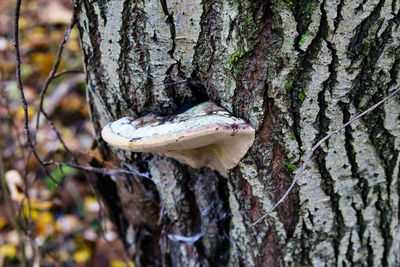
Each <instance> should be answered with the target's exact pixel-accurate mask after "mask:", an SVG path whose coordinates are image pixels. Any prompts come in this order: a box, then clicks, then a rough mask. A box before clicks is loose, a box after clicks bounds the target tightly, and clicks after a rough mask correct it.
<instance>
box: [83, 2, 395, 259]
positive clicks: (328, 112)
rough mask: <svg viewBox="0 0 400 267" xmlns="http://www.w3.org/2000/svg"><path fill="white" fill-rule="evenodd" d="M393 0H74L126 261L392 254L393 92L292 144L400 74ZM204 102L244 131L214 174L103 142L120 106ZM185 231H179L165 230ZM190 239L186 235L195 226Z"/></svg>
mask: <svg viewBox="0 0 400 267" xmlns="http://www.w3.org/2000/svg"><path fill="white" fill-rule="evenodd" d="M399 9H400V2H399V1H396V0H387V1H384V0H380V1H378V0H369V1H362V0H352V1H347V0H340V1H336V0H324V1H304V0H303V1H300V0H294V1H279V0H276V1H275V0H270V1H248V0H241V1H239V0H203V1H201V0H186V1H178V0H168V1H167V0H145V1H143V0H138V1H129V0H123V1H122V0H119V1H118V0H108V1H106V0H97V1H88V0H83V1H82V3H81V5H80V12H79V31H80V35H81V42H82V48H83V51H84V62H85V66H86V73H87V96H88V104H89V107H90V111H91V119H92V121H93V125H94V129H95V131H94V133H95V137H96V139H97V142H98V146H99V148H100V150H101V152H102V155H103V157H104V159H105V160H108V161H110V162H113V163H114V164H115V165H119V166H120V167H122V168H126V169H130V170H137V171H139V172H142V173H148V174H149V176H150V178H145V177H141V176H140V175H120V174H119V175H115V176H113V177H102V179H99V180H98V182H97V188H98V189H99V192H100V194H101V195H102V197H103V201H104V203H106V206H107V207H108V211H109V216H110V218H112V219H113V221H114V222H115V224H116V226H117V227H118V231H119V234H120V238H121V239H122V240H123V242H124V245H125V247H126V250H127V251H128V253H129V255H131V256H132V258H133V259H134V260H135V263H136V265H137V266H226V265H228V266H300V265H301V266H303V265H304V266H310V265H313V266H323V265H327V266H334V265H338V266H350V265H356V266H399V265H400V248H399V245H400V229H399V216H400V214H399V192H400V186H399V178H400V176H399V169H400V167H399V165H400V157H399V151H400V123H399V121H400V100H399V98H398V97H397V98H396V99H393V100H392V101H389V102H386V103H385V104H384V105H383V106H381V107H380V108H378V109H377V110H375V111H374V112H373V113H372V114H370V115H369V116H367V117H365V118H363V119H362V120H360V121H357V122H354V123H353V124H351V126H350V127H348V128H346V129H345V130H344V131H342V132H340V133H339V134H337V135H335V136H333V137H332V138H331V139H329V141H328V142H327V143H326V144H325V145H323V146H322V147H321V148H319V149H318V150H317V151H316V154H315V155H314V157H313V158H312V160H311V161H310V162H309V164H308V166H307V168H306V170H305V171H304V175H303V177H302V179H301V180H300V181H299V182H298V184H297V186H296V188H295V190H294V191H293V192H292V193H291V194H290V195H289V197H288V198H287V199H286V200H285V202H284V203H283V205H281V206H280V207H279V208H278V209H276V210H275V211H274V212H273V213H272V214H271V216H270V217H268V218H267V219H266V220H264V221H263V222H262V223H260V224H258V225H256V226H255V227H251V226H250V224H251V223H252V222H254V221H255V220H256V219H257V218H259V217H260V216H262V215H263V214H264V213H265V212H266V211H267V210H268V209H269V208H270V207H271V206H272V205H273V204H274V203H276V201H277V200H278V199H279V198H280V196H281V195H282V194H283V193H284V192H285V190H286V189H287V188H288V186H289V184H290V183H291V180H292V179H293V176H294V175H295V173H296V168H295V166H297V167H299V166H300V164H301V163H302V159H303V158H304V156H305V154H306V153H307V152H308V151H310V149H311V147H312V146H313V145H314V144H316V143H317V142H318V140H320V139H321V138H322V137H324V136H325V135H326V134H327V133H329V132H330V131H333V130H335V129H336V128H338V127H339V126H341V125H342V124H343V123H344V122H346V121H348V120H349V119H350V118H351V117H353V116H355V115H356V114H357V113H359V112H361V111H363V110H365V109H367V108H368V107H369V106H371V105H373V104H374V103H376V102H378V101H379V100H380V99H382V98H383V97H385V96H386V95H388V94H389V93H390V92H392V91H393V90H394V89H396V88H398V87H399V86H400V77H399V70H400V68H399V65H400V19H399V18H400V15H399ZM207 99H212V100H214V101H217V102H218V103H220V104H221V105H222V106H224V107H225V108H226V109H228V110H229V111H230V112H232V114H234V115H235V116H237V117H241V118H244V119H246V120H247V121H249V122H250V123H251V124H252V125H253V126H254V127H255V128H256V129H257V132H256V140H255V143H254V145H253V147H252V148H251V149H250V150H249V152H248V153H247V155H246V156H245V158H243V160H242V161H241V162H240V164H239V165H238V166H237V167H236V168H234V169H232V170H231V171H229V178H228V179H225V178H223V177H222V176H220V175H219V174H218V173H216V172H213V171H211V170H210V169H207V168H203V169H200V170H197V169H193V168H190V167H188V166H186V165H182V164H179V163H178V162H176V161H175V160H172V159H169V158H163V157H160V156H157V155H154V154H150V153H130V152H127V151H122V150H119V149H114V148H112V147H110V146H108V145H107V144H106V143H104V142H103V141H102V140H101V137H100V131H101V129H102V127H103V126H104V125H105V124H106V123H108V122H110V121H113V120H116V119H118V118H120V117H124V116H133V117H140V116H144V115H146V114H148V113H151V112H156V113H159V114H161V115H167V114H173V113H174V112H175V111H177V110H178V109H180V108H182V107H183V106H185V105H191V104H194V103H199V102H201V101H204V100H207ZM182 237H190V238H189V239H188V240H187V242H182V241H176V240H177V239H179V238H182ZM199 237H200V238H199Z"/></svg>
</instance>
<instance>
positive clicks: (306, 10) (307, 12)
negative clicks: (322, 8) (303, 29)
mask: <svg viewBox="0 0 400 267" xmlns="http://www.w3.org/2000/svg"><path fill="white" fill-rule="evenodd" d="M316 6H317V3H315V2H308V3H307V5H306V6H304V7H303V8H302V9H301V12H302V13H303V14H304V17H305V18H306V19H307V20H309V19H311V14H312V12H313V11H314V9H315V7H316Z"/></svg>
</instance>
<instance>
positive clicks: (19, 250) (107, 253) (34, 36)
mask: <svg viewBox="0 0 400 267" xmlns="http://www.w3.org/2000/svg"><path fill="white" fill-rule="evenodd" d="M15 4H16V1H14V0H13V1H12V0H0V93H1V95H0V152H1V154H0V156H1V157H0V178H1V185H2V187H0V266H113V267H120V266H121V267H122V266H128V265H129V266H133V263H132V262H131V261H127V260H126V259H127V257H126V255H125V253H124V250H123V246H122V244H121V242H120V241H119V239H118V236H117V233H116V231H115V228H114V227H113V225H112V224H111V223H110V222H109V221H108V220H107V219H106V218H105V215H104V211H103V208H102V206H101V204H100V203H99V202H98V201H97V200H96V198H95V196H94V194H93V190H91V188H90V186H89V184H88V183H87V182H86V179H85V176H84V175H83V173H82V172H81V171H80V170H78V169H75V168H72V167H67V166H62V167H61V166H58V167H57V166H48V167H47V169H48V170H49V172H50V173H51V175H52V177H53V178H54V180H56V181H57V182H59V183H60V185H56V183H55V182H54V181H53V180H52V179H50V177H48V176H47V175H46V173H45V172H44V170H43V168H42V167H41V166H40V164H39V163H38V162H37V161H36V160H35V158H34V157H33V156H32V155H31V153H30V150H29V148H28V146H27V144H26V135H25V132H24V110H23V108H22V105H21V98H20V95H19V91H18V88H17V83H16V80H15V66H16V62H15V53H14V47H13V45H12V40H13V24H14V21H13V17H14V9H15ZM72 13H73V12H72V4H71V2H70V1H69V0H51V1H47V0H36V1H35V0H23V1H22V5H21V15H20V27H19V37H20V51H21V61H22V65H21V76H22V82H23V86H24V92H25V96H26V99H27V102H28V110H29V127H30V130H31V131H32V133H36V138H35V148H36V151H37V152H38V154H39V156H40V157H41V159H42V160H43V161H51V160H53V161H59V162H70V161H71V159H70V156H69V155H68V153H66V151H65V149H64V147H63V146H62V144H61V143H60V140H59V139H58V138H57V135H56V132H55V131H54V130H53V129H52V127H51V124H49V122H48V121H46V120H45V119H43V116H42V119H41V120H40V124H39V126H40V127H39V129H38V131H35V129H36V117H37V115H38V110H39V103H40V92H41V90H42V87H43V84H44V83H45V80H46V77H47V76H48V75H49V73H50V71H51V69H52V68H53V64H54V61H55V59H56V54H57V51H58V49H59V43H60V42H61V40H62V39H63V38H64V33H65V31H66V30H67V28H68V25H69V24H70V21H71V17H72ZM82 68H83V67H82V54H81V50H80V44H79V37H78V32H77V30H76V28H74V29H73V30H72V32H71V35H70V37H69V40H68V42H67V44H66V46H65V48H64V51H63V54H62V58H61V61H60V66H59V67H58V71H57V72H58V73H61V72H63V71H66V70H67V71H71V72H69V73H65V74H64V75H60V76H58V77H56V78H55V79H53V80H52V82H51V84H50V86H49V88H48V90H47V94H46V98H45V101H44V110H45V111H46V112H47V114H48V115H49V116H50V119H51V121H52V122H53V123H54V126H55V127H56V128H57V129H58V131H59V133H60V134H61V136H62V138H63V140H64V142H65V143H66V145H67V146H68V148H69V149H70V150H71V151H72V152H73V153H74V154H75V155H76V156H77V157H78V158H79V160H80V163H82V162H83V163H88V162H89V161H91V160H92V159H93V158H95V159H97V160H98V161H100V162H101V160H100V159H101V157H100V155H99V153H98V151H97V150H96V148H95V146H94V144H93V138H92V134H91V133H92V128H91V123H90V120H89V113H88V108H87V105H86V99H85V83H84V82H85V80H84V74H83V70H82Z"/></svg>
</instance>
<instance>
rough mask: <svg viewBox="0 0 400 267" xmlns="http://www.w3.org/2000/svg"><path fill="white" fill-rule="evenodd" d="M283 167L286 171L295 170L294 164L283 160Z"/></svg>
mask: <svg viewBox="0 0 400 267" xmlns="http://www.w3.org/2000/svg"><path fill="white" fill-rule="evenodd" d="M285 169H286V171H288V172H291V173H292V172H294V171H295V170H296V166H295V165H294V164H292V163H290V162H285Z"/></svg>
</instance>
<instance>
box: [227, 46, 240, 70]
mask: <svg viewBox="0 0 400 267" xmlns="http://www.w3.org/2000/svg"><path fill="white" fill-rule="evenodd" d="M242 56H243V50H242V49H240V48H238V49H237V50H235V52H233V54H232V55H231V56H230V57H229V60H228V69H229V70H233V71H234V72H235V73H238V72H239V69H238V68H237V67H234V66H235V65H236V64H237V62H238V61H239V59H240V58H241V57H242Z"/></svg>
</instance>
